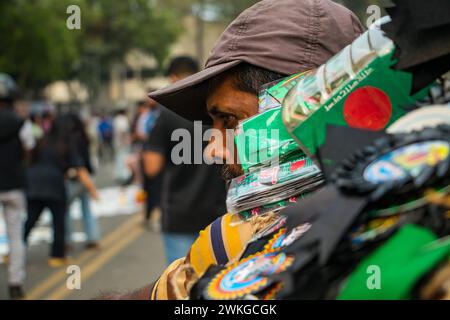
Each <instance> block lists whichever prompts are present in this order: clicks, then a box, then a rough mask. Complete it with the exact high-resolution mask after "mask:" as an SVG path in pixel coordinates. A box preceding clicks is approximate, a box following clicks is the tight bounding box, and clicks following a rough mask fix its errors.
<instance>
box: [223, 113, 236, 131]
mask: <svg viewBox="0 0 450 320" xmlns="http://www.w3.org/2000/svg"><path fill="white" fill-rule="evenodd" d="M221 118H222V121H223V125H224V127H225V128H227V129H233V128H234V127H236V125H237V122H238V121H237V118H236V117H235V116H233V115H231V114H227V115H222V116H221Z"/></svg>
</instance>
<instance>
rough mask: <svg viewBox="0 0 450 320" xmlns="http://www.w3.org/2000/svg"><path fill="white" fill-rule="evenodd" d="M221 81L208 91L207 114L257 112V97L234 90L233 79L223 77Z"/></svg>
mask: <svg viewBox="0 0 450 320" xmlns="http://www.w3.org/2000/svg"><path fill="white" fill-rule="evenodd" d="M222 80H223V81H221V82H220V83H218V84H217V85H214V86H213V87H211V88H210V90H209V91H208V97H207V108H208V111H209V112H212V111H218V112H230V113H231V112H239V111H250V110H248V109H249V108H251V109H253V108H254V109H255V110H257V107H258V99H257V96H256V95H254V94H251V93H248V92H244V91H242V90H239V89H237V88H236V86H235V84H234V81H233V78H231V77H224V78H222Z"/></svg>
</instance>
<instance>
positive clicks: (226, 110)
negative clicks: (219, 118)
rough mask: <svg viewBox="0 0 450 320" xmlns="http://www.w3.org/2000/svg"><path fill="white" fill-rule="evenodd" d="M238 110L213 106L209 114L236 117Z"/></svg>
mask: <svg viewBox="0 0 450 320" xmlns="http://www.w3.org/2000/svg"><path fill="white" fill-rule="evenodd" d="M236 111H237V110H236V109H233V108H226V107H218V106H212V107H211V108H210V109H209V110H208V113H209V114H214V115H216V114H230V115H235V114H236V113H237V112H236Z"/></svg>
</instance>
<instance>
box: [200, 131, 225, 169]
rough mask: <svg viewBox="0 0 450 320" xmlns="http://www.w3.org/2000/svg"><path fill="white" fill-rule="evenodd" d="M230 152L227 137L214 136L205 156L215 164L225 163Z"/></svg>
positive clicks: (210, 140)
mask: <svg viewBox="0 0 450 320" xmlns="http://www.w3.org/2000/svg"><path fill="white" fill-rule="evenodd" d="M229 154H230V152H229V150H228V148H227V145H226V139H225V137H224V136H223V135H222V134H221V135H213V136H212V137H211V138H210V139H209V142H208V146H207V148H206V150H205V156H206V157H208V158H209V160H210V161H212V162H215V163H225V162H226V160H227V159H228V157H229Z"/></svg>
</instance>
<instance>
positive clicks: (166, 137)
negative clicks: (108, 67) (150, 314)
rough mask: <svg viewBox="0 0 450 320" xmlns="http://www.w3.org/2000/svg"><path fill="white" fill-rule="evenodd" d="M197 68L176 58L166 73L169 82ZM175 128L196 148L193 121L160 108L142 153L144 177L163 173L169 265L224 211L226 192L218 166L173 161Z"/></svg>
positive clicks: (183, 76)
mask: <svg viewBox="0 0 450 320" xmlns="http://www.w3.org/2000/svg"><path fill="white" fill-rule="evenodd" d="M197 71H198V64H197V62H196V61H195V60H193V59H192V58H190V57H178V58H175V59H174V60H172V62H171V63H170V67H169V70H168V76H169V77H170V79H171V81H172V82H177V81H179V80H182V79H184V78H186V77H188V76H190V75H191V74H194V73H196V72H197ZM189 107H190V106H186V108H189ZM177 129H186V130H187V131H188V132H189V133H190V134H191V139H190V140H191V144H192V148H191V150H195V148H194V143H195V141H194V125H193V123H192V122H189V121H187V120H185V119H183V118H181V117H179V116H178V115H176V114H175V113H173V112H171V111H169V110H168V109H165V108H162V107H161V114H160V116H159V118H158V119H157V120H156V124H155V126H154V128H153V130H152V131H151V132H150V135H149V139H148V142H147V143H146V146H145V153H144V166H145V172H146V175H147V177H149V178H152V177H155V176H157V175H159V174H161V173H162V174H163V184H162V190H161V192H162V202H161V208H162V231H163V241H164V246H165V251H166V256H167V262H168V263H169V264H170V263H172V262H173V261H175V260H177V259H179V258H181V257H183V256H185V255H186V254H187V252H188V251H189V248H190V246H191V245H192V243H193V242H194V240H195V239H196V238H197V236H198V233H199V231H200V230H202V229H203V228H204V227H205V226H207V225H208V224H209V223H211V222H212V221H214V220H215V219H216V218H217V217H219V216H220V214H219V213H220V212H222V211H224V210H225V195H226V192H225V183H224V181H223V180H222V179H221V177H220V174H219V168H218V166H216V165H206V164H181V165H177V164H174V163H173V162H172V159H171V152H172V148H173V147H174V146H175V144H176V142H173V141H172V139H171V137H172V133H173V132H174V131H175V130H177ZM202 136H203V135H202ZM204 147H206V143H204V144H203V148H204ZM202 154H203V153H202ZM190 157H191V163H194V162H193V161H192V160H193V159H194V158H193V154H191V155H190ZM205 195H207V196H205Z"/></svg>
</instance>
